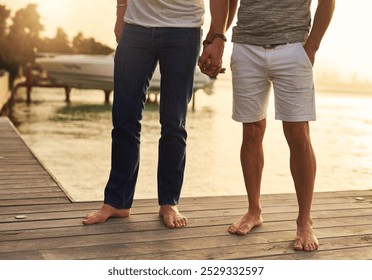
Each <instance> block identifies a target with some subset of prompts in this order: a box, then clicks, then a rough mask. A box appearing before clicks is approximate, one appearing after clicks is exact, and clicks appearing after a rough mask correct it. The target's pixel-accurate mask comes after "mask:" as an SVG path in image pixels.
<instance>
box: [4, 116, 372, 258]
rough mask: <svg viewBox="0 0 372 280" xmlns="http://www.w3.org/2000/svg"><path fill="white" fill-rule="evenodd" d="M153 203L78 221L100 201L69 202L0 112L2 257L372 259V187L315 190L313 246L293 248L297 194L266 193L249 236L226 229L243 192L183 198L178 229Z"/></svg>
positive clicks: (242, 205)
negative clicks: (97, 220)
mask: <svg viewBox="0 0 372 280" xmlns="http://www.w3.org/2000/svg"><path fill="white" fill-rule="evenodd" d="M156 204H157V203H156V201H155V200H151V199H150V200H137V201H136V202H135V205H134V207H133V212H132V216H131V217H130V218H127V219H111V220H109V221H108V222H106V223H105V224H100V225H92V226H84V225H82V217H83V216H84V215H85V214H86V213H87V212H90V211H92V210H95V209H97V208H98V207H99V206H100V205H101V203H100V202H84V203H81V202H79V203H77V202H71V201H70V200H69V198H68V197H67V196H66V195H65V194H64V192H63V191H62V190H61V188H60V187H59V186H58V184H57V183H56V181H55V180H54V179H53V178H52V177H51V175H50V174H49V173H48V172H47V171H46V170H45V169H44V168H43V167H42V165H41V164H40V163H39V162H38V161H37V159H36V158H35V157H34V155H33V154H32V153H31V152H30V151H29V149H28V148H27V147H26V145H25V144H24V143H23V141H22V140H21V138H20V137H19V135H18V134H17V132H16V131H15V130H14V129H13V127H12V126H11V124H10V123H9V121H8V120H7V119H5V118H0V259H8V260H14V259H39V260H40V259H68V260H69V259H142V260H143V259H158V260H159V259H174V260H175V259H202V260H207V259H259V260H272V259H283V260H293V259H305V260H308V259H313V260H322V259H333V260H338V259H348V260H360V259H372V190H371V191H348V192H327V193H316V194H315V198H314V204H313V218H314V225H315V230H316V233H317V236H318V238H319V241H320V243H321V247H320V249H319V250H318V251H316V252H312V253H305V252H294V251H293V250H292V240H293V238H294V234H295V219H296V214H297V203H296V199H295V195H294V194H274V195H263V196H262V204H263V209H264V210H263V211H264V213H263V214H264V219H265V223H264V225H263V226H262V227H261V228H258V229H256V230H254V231H253V232H252V233H250V234H249V235H247V236H234V235H230V234H228V233H227V231H226V229H227V226H228V225H229V224H230V223H231V222H233V221H234V220H236V219H238V218H239V217H240V215H241V214H242V213H243V212H244V211H245V208H246V199H245V196H224V197H196V198H183V199H182V201H181V205H180V210H181V211H182V212H183V213H184V214H186V216H187V217H188V218H189V225H188V226H187V227H186V228H183V229H179V230H169V229H166V228H165V227H164V226H163V225H162V223H161V221H160V220H159V217H158V215H157V210H158V208H157V205H156ZM20 215H24V216H27V218H25V219H16V217H17V216H20Z"/></svg>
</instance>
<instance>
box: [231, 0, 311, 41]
mask: <svg viewBox="0 0 372 280" xmlns="http://www.w3.org/2000/svg"><path fill="white" fill-rule="evenodd" d="M310 6H311V0H241V1H240V7H239V11H238V22H237V25H236V26H235V27H234V28H233V36H232V41H233V42H235V43H241V44H251V45H266V44H283V43H298V42H305V41H306V39H307V36H308V33H309V30H310V25H311V12H310Z"/></svg>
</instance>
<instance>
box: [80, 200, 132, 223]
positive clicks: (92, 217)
mask: <svg viewBox="0 0 372 280" xmlns="http://www.w3.org/2000/svg"><path fill="white" fill-rule="evenodd" d="M129 215H130V208H129V209H116V208H114V207H112V206H110V205H107V204H103V205H102V207H101V209H99V210H98V211H96V212H93V213H90V214H88V215H86V216H85V217H84V220H83V224H84V225H92V224H97V223H104V222H106V220H107V219H108V218H111V217H113V218H126V217H128V216H129Z"/></svg>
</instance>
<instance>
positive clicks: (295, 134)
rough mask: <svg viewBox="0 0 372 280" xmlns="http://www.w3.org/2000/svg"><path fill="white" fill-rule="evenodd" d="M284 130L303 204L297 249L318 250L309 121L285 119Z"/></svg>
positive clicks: (300, 212)
mask: <svg viewBox="0 0 372 280" xmlns="http://www.w3.org/2000/svg"><path fill="white" fill-rule="evenodd" d="M283 129H284V134H285V136H286V139H287V142H288V145H289V148H290V153H291V157H290V167H291V173H292V177H293V181H294V184H295V189H296V194H297V201H298V206H299V212H298V217H297V234H296V238H295V242H294V249H295V250H297V251H302V250H303V251H314V250H317V249H318V247H319V243H318V240H317V238H316V236H315V235H314V231H313V228H312V225H313V222H312V219H311V204H312V199H313V192H314V183H315V174H316V159H315V154H314V151H313V148H312V145H311V141H310V129H309V123H308V122H283Z"/></svg>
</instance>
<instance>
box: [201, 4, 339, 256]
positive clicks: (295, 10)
mask: <svg viewBox="0 0 372 280" xmlns="http://www.w3.org/2000/svg"><path fill="white" fill-rule="evenodd" d="M236 5H237V0H230V11H234V10H235V9H234V7H236ZM310 5H311V0H280V1H277V0H266V1H263V0H241V1H240V7H239V11H238V21H237V25H236V26H235V27H234V29H233V37H232V41H233V42H234V49H233V53H232V57H231V71H232V79H233V81H232V82H233V115H232V117H233V119H234V120H235V121H238V122H241V123H242V124H243V141H242V146H241V165H242V169H243V175H244V181H245V186H246V190H247V194H248V203H249V206H248V211H247V213H246V214H245V215H244V216H243V217H242V218H241V219H240V220H239V221H237V222H236V223H234V224H232V225H231V226H230V227H229V229H228V231H229V232H230V233H232V234H238V235H244V234H247V233H249V232H250V231H251V230H252V228H254V227H258V226H261V225H262V223H263V218H262V215H261V204H260V189H261V177H262V170H263V166H264V153H263V146H262V141H263V137H264V134H265V129H266V109H267V104H268V96H269V95H268V93H269V89H270V87H271V84H272V85H273V88H274V94H275V118H276V119H278V120H281V121H282V122H283V130H284V135H285V137H286V140H287V143H288V145H289V149H290V169H291V173H292V177H293V180H294V185H295V189H296V194H297V200H298V205H299V214H298V217H297V234H296V238H295V241H294V249H295V250H304V251H314V250H316V249H318V247H319V243H318V240H317V238H316V236H315V234H314V231H313V227H312V225H313V222H312V218H311V204H312V198H313V191H314V182H315V172H316V160H315V155H314V151H313V148H312V145H311V141H310V129H309V121H314V120H315V118H316V115H315V93H314V86H313V72H312V67H313V64H314V60H315V54H316V52H317V50H318V48H319V46H320V43H321V40H322V38H323V35H324V34H325V32H326V30H327V28H328V25H329V23H330V21H331V18H332V15H333V10H334V5H335V1H334V0H318V6H317V9H316V12H315V17H314V20H313V23H312V27H311V13H310ZM211 11H213V10H212V9H211ZM230 16H231V15H230ZM226 17H227V16H226ZM222 21H223V22H227V18H225V19H222ZM220 22H221V17H220V15H217V16H215V15H214V14H213V12H212V28H213V26H218V25H219V24H220ZM223 31H226V30H223ZM223 31H222V32H223ZM220 32H221V31H220ZM210 33H213V32H210ZM210 33H208V34H210ZM208 36H209V35H208ZM207 39H208V38H207ZM218 43H219V42H218V41H216V40H214V41H213V42H212V43H211V44H210V45H209V46H208V47H207V48H204V51H203V54H202V56H201V58H200V60H199V66H200V68H201V70H202V71H203V72H204V73H206V74H208V75H215V74H216V71H217V72H218V70H219V69H220V68H221V66H220V65H218V61H219V58H220V57H221V53H219V51H221V50H222V49H223V48H221V47H219V46H218ZM214 58H216V62H214V61H213V60H214Z"/></svg>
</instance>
